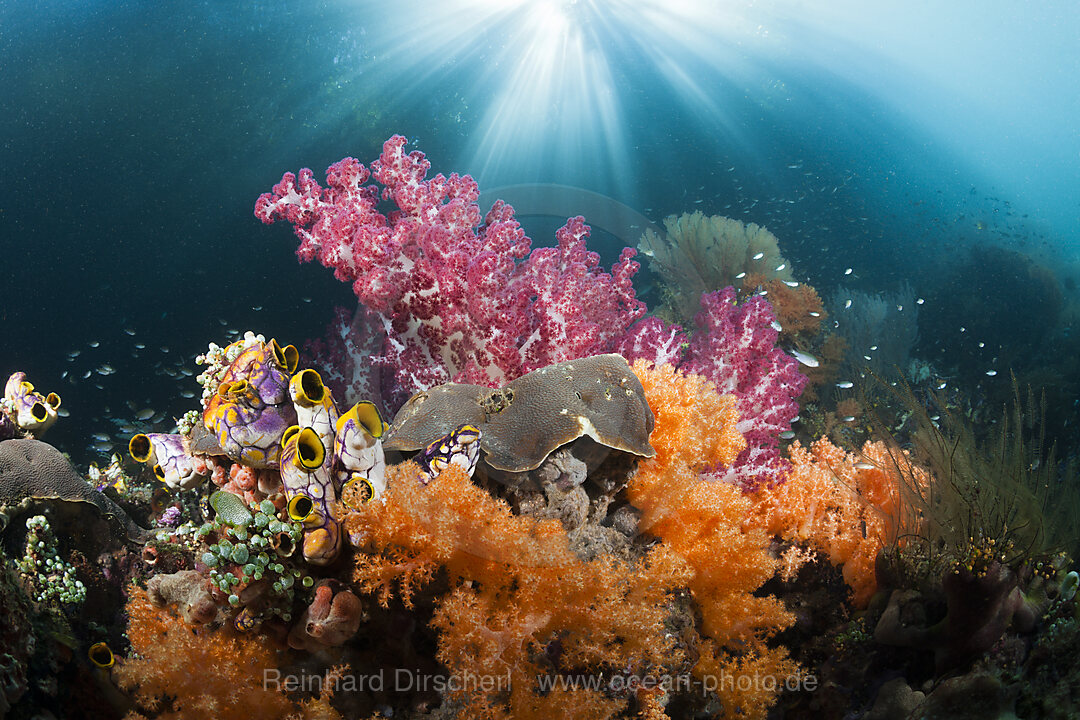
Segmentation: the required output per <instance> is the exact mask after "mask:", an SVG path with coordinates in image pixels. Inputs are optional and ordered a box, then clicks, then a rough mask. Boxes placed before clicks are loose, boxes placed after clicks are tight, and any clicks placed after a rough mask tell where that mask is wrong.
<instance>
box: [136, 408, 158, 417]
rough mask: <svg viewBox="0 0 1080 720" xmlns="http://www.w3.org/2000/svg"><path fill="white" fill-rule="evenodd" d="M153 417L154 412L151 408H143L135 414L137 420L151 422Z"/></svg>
mask: <svg viewBox="0 0 1080 720" xmlns="http://www.w3.org/2000/svg"><path fill="white" fill-rule="evenodd" d="M152 417H154V411H153V410H152V409H151V408H143V409H142V410H140V411H139V412H137V413H135V419H136V420H149V419H150V418H152Z"/></svg>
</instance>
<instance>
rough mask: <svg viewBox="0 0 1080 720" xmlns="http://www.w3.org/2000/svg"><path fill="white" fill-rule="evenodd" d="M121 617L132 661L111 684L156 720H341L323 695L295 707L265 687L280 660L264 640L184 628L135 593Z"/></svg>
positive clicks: (276, 690) (227, 630)
mask: <svg viewBox="0 0 1080 720" xmlns="http://www.w3.org/2000/svg"><path fill="white" fill-rule="evenodd" d="M127 613H128V630H127V636H128V638H129V639H130V641H131V651H132V654H131V656H130V657H128V658H127V659H125V660H123V661H122V662H120V663H118V665H117V667H116V668H115V670H114V677H115V678H116V679H117V682H118V684H119V685H120V687H121V688H122V689H124V690H126V691H129V692H131V693H132V694H133V695H134V697H135V699H136V701H137V702H138V704H139V705H140V706H141V707H142V708H144V709H146V710H153V711H155V712H156V714H155V717H156V718H158V719H159V720H171V719H175V720H181V719H183V718H192V719H194V718H200V719H202V718H214V719H215V720H230V719H235V720H247V719H248V718H253V717H257V718H260V720H264V719H265V720H272V719H275V718H277V719H281V720H284V719H285V718H289V717H293V718H301V719H302V718H309V719H314V718H326V719H327V720H329V719H331V718H340V717H341V716H340V715H339V714H338V713H337V712H336V711H335V710H334V709H333V708H332V707H331V706H330V704H329V702H328V701H327V697H328V696H327V697H323V698H320V699H317V700H314V701H311V702H308V703H305V704H302V705H297V704H296V703H294V702H293V701H291V700H290V699H289V698H288V697H286V696H285V694H284V693H283V692H280V691H279V688H278V687H275V686H274V684H273V683H272V682H271V683H267V682H266V678H267V677H270V678H274V677H278V676H277V675H275V672H276V671H277V668H278V654H277V652H276V651H275V650H274V649H273V648H272V647H271V645H270V641H269V640H268V639H267V638H266V637H265V636H261V635H254V634H253V635H241V634H239V633H236V632H235V631H233V630H232V628H230V627H224V628H220V629H217V630H213V629H210V628H209V627H206V626H191V625H188V624H186V623H185V622H184V621H183V620H181V619H180V618H178V617H176V616H175V615H174V614H173V613H172V611H171V609H168V608H159V607H156V606H155V605H154V604H153V603H152V602H150V599H149V598H148V597H147V595H146V591H145V590H142V589H140V588H137V587H132V588H131V593H130V597H129V599H128V602H127ZM267 673H268V675H267ZM331 685H332V684H331V683H327V684H326V685H324V687H331Z"/></svg>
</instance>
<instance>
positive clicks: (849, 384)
mask: <svg viewBox="0 0 1080 720" xmlns="http://www.w3.org/2000/svg"><path fill="white" fill-rule="evenodd" d="M836 387H838V388H840V389H841V390H847V389H849V388H853V387H855V383H853V382H851V381H850V380H844V381H843V382H838V383H836Z"/></svg>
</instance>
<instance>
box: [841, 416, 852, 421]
mask: <svg viewBox="0 0 1080 720" xmlns="http://www.w3.org/2000/svg"><path fill="white" fill-rule="evenodd" d="M840 419H841V420H843V421H844V422H855V416H854V415H848V416H847V417H843V418H840Z"/></svg>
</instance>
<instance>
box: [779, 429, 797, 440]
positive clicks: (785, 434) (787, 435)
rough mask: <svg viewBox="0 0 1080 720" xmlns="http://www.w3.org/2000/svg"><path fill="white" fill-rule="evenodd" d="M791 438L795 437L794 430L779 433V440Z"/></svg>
mask: <svg viewBox="0 0 1080 720" xmlns="http://www.w3.org/2000/svg"><path fill="white" fill-rule="evenodd" d="M793 437H795V431H794V430H785V431H784V432H782V433H780V439H781V440H790V439H791V438H793Z"/></svg>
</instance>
